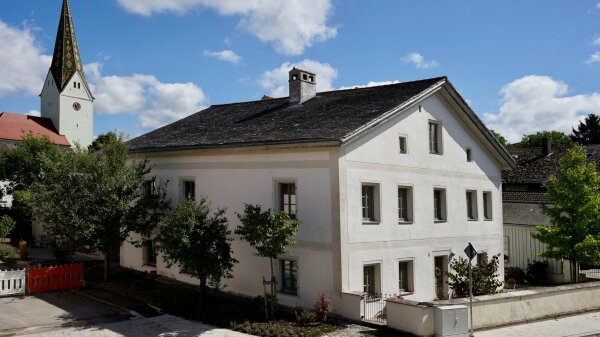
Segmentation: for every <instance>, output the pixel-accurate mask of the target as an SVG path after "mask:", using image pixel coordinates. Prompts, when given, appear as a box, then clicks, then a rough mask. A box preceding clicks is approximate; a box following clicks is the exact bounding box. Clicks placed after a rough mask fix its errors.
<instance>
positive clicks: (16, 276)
mask: <svg viewBox="0 0 600 337" xmlns="http://www.w3.org/2000/svg"><path fill="white" fill-rule="evenodd" d="M26 285H27V273H26V271H25V269H19V270H0V296H8V295H24V294H25V287H26Z"/></svg>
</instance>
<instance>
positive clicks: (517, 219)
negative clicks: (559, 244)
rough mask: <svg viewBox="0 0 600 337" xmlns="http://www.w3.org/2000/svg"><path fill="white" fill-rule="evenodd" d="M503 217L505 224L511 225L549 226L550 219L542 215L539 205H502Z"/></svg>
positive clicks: (505, 203) (504, 203)
mask: <svg viewBox="0 0 600 337" xmlns="http://www.w3.org/2000/svg"><path fill="white" fill-rule="evenodd" d="M502 216H503V221H504V223H505V224H511V225H529V226H537V225H547V224H548V223H549V220H548V217H547V216H546V215H544V214H542V211H541V210H540V207H539V205H537V204H522V203H507V202H503V203H502Z"/></svg>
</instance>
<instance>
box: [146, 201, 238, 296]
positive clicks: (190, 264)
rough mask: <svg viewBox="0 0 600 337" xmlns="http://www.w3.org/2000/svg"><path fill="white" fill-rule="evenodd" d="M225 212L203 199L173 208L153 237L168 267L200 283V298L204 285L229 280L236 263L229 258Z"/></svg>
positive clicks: (228, 232) (229, 250)
mask: <svg viewBox="0 0 600 337" xmlns="http://www.w3.org/2000/svg"><path fill="white" fill-rule="evenodd" d="M225 211H226V210H225V209H217V211H216V212H214V213H213V214H211V212H212V211H211V209H210V206H209V204H208V202H207V201H206V199H205V198H202V199H200V200H199V201H197V202H196V201H192V200H188V201H186V202H184V203H181V204H179V205H177V207H175V208H174V209H173V210H172V211H171V212H170V213H169V214H168V215H167V216H166V217H165V218H164V219H163V220H162V221H161V222H160V225H159V228H158V234H157V236H156V244H157V250H158V251H160V252H161V253H162V257H163V260H164V261H165V262H166V263H167V266H168V267H171V266H172V265H175V264H177V265H179V266H180V267H181V269H182V270H184V271H185V272H186V273H189V274H190V275H192V276H193V277H196V278H198V279H199V280H200V287H201V298H200V303H201V304H202V303H203V298H204V297H205V294H206V285H207V282H210V283H211V284H213V285H218V284H219V283H220V281H221V279H223V278H231V277H232V274H231V271H232V269H233V265H234V263H236V262H237V261H236V260H235V259H234V258H233V257H232V251H231V241H232V239H231V237H230V236H231V230H229V228H228V220H227V218H226V217H225Z"/></svg>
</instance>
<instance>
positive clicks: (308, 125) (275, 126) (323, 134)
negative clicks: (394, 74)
mask: <svg viewBox="0 0 600 337" xmlns="http://www.w3.org/2000/svg"><path fill="white" fill-rule="evenodd" d="M442 86H445V87H446V90H447V91H451V92H452V93H454V95H453V98H454V99H456V100H460V102H461V104H462V106H463V108H464V109H465V110H466V112H467V114H468V116H467V119H468V120H470V121H471V123H472V124H473V125H475V127H476V128H477V129H478V130H479V131H480V132H481V133H480V134H481V135H482V137H483V138H485V139H486V141H487V142H489V144H491V146H492V148H493V149H494V150H495V151H496V153H497V154H499V157H501V158H502V159H501V160H503V161H504V164H503V167H510V166H512V165H513V164H514V161H513V160H512V158H511V157H510V156H509V155H508V153H506V151H505V150H504V149H503V148H502V146H501V145H499V144H498V142H497V141H496V140H495V138H494V137H493V136H492V135H491V134H490V133H489V130H487V128H486V127H485V126H484V125H483V123H482V122H481V121H480V120H479V118H478V117H477V116H476V115H475V114H474V113H473V112H472V111H471V110H470V108H468V105H466V103H464V100H463V99H462V98H461V97H460V95H458V93H456V91H455V90H454V88H453V87H452V86H451V85H450V84H449V82H448V79H447V78H446V77H436V78H431V79H425V80H420V81H413V82H404V83H398V84H391V85H383V86H377V87H368V88H357V89H348V90H337V91H328V92H320V93H317V95H316V96H315V97H314V98H312V99H310V100H308V101H306V102H304V103H301V104H295V103H290V100H289V98H287V97H285V98H275V99H268V100H259V101H252V102H244V103H234V104H224V105H213V106H211V107H210V108H208V109H205V110H203V111H200V112H197V113H195V114H193V115H191V116H189V117H187V118H184V119H181V120H179V121H177V122H174V123H172V124H170V125H167V126H164V127H162V128H160V129H157V130H154V131H151V132H149V133H147V134H145V135H142V136H139V137H137V138H135V139H132V140H131V141H129V149H130V152H134V153H136V152H158V151H173V150H187V149H204V148H222V147H238V146H249V145H274V144H294V143H316V142H334V143H336V144H337V145H340V144H342V143H344V142H345V141H347V140H349V139H351V138H352V137H353V136H355V135H357V134H359V133H361V132H362V131H364V130H367V129H369V128H370V127H374V126H376V125H378V124H379V123H381V122H383V121H385V120H386V118H389V117H390V116H392V115H393V114H394V112H395V111H396V110H397V109H398V108H399V107H402V106H405V105H406V104H410V103H411V102H413V101H414V100H415V99H418V98H420V97H425V96H426V95H427V94H428V93H431V92H434V91H435V90H437V89H439V88H440V87H442Z"/></svg>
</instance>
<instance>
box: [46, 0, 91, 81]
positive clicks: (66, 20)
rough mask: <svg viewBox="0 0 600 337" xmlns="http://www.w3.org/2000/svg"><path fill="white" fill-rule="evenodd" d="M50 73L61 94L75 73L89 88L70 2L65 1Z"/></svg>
mask: <svg viewBox="0 0 600 337" xmlns="http://www.w3.org/2000/svg"><path fill="white" fill-rule="evenodd" d="M50 71H51V72H52V76H54V81H55V82H56V84H57V85H58V90H59V91H61V92H62V91H63V89H64V88H65V86H66V85H67V83H68V82H69V80H70V79H71V77H73V75H74V74H75V72H78V73H79V75H81V78H82V79H83V83H84V85H85V86H86V87H87V88H89V87H88V85H87V81H86V80H85V75H84V73H83V66H82V65H81V58H80V57H79V47H78V46H77V37H76V36H75V27H74V25H73V17H72V16H71V6H70V5H69V0H63V4H62V12H61V14H60V23H59V24H58V32H57V33H56V43H55V45H54V55H53V56H52V65H51V66H50Z"/></svg>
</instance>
